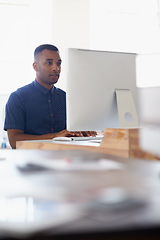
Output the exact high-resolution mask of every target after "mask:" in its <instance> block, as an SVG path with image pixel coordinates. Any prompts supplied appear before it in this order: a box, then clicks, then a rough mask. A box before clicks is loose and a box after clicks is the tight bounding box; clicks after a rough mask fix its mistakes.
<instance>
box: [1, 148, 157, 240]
mask: <svg viewBox="0 0 160 240" xmlns="http://www.w3.org/2000/svg"><path fill="white" fill-rule="evenodd" d="M0 154H3V157H5V158H6V160H1V162H0V197H2V196H3V197H4V196H12V195H13V196H30V197H32V196H38V197H44V198H46V197H47V198H50V199H51V200H52V201H55V200H56V201H57V202H58V201H61V202H63V203H65V201H67V202H70V203H72V204H73V206H74V204H77V207H79V206H80V207H82V208H80V209H81V211H80V215H79V216H78V217H76V218H75V219H74V218H73V219H72V220H71V219H70V220H69V221H68V222H67V221H66V222H65V223H63V224H58V226H55V225H53V227H52V226H50V227H49V229H48V230H45V231H42V232H41V231H37V232H34V233H32V234H28V233H23V234H21V235H20V236H19V235H17V233H14V234H13V233H12V234H11V232H8V231H5V232H4V231H3V229H2V222H0V223H1V224H0V229H1V230H0V239H4V238H5V239H32V240H34V239H38V240H40V239H45V240H47V239H48V240H49V239H74V240H76V239H82V238H83V239H94V240H95V239H96V240H101V239H112V240H114V239H116V240H118V239H127V240H128V239H130V240H132V239H141V240H142V239H145V240H146V239H153V238H154V239H159V237H160V214H159V212H160V178H159V175H160V162H158V161H148V160H142V159H141V160H138V159H125V158H118V157H112V156H110V155H107V154H104V153H99V152H95V151H89V150H69V149H68V150H54V151H41V150H3V151H2V152H1V151H0ZM66 157H67V159H69V160H70V161H73V162H76V161H83V162H84V164H86V163H91V162H92V161H96V162H97V164H98V161H99V160H100V159H101V160H102V159H103V160H106V161H107V162H108V161H114V162H116V163H117V164H120V166H123V167H117V168H112V167H111V168H108V169H107V168H105V167H104V170H99V169H98V166H99V165H97V169H91V170H89V169H86V170H76V171H54V170H53V169H52V170H51V169H45V170H44V169H43V170H37V171H30V172H23V171H19V170H17V168H15V163H16V162H17V161H24V160H27V159H37V160H44V161H45V160H47V159H48V160H52V161H53V162H54V161H55V160H57V159H59V160H61V159H64V158H66ZM104 166H105V165H104ZM4 183H5V184H4ZM117 188H121V189H122V188H123V189H125V190H126V191H127V192H128V193H129V194H130V196H131V197H132V198H133V199H134V200H138V202H137V203H138V204H136V205H131V206H130V207H126V208H125V205H123V204H122V208H121V207H120V208H119V207H118V208H117V209H116V211H115V210H114V208H112V207H111V208H107V205H105V204H104V205H103V204H102V205H103V206H102V205H101V204H97V202H95V200H96V199H98V196H99V193H101V191H102V192H103V190H105V191H106V190H107V191H108V190H109V189H117ZM111 196H112V197H113V196H114V194H113V195H111ZM0 199H1V198H0ZM62 199H63V201H62ZM113 202H114V200H113ZM112 206H114V205H112ZM126 206H127V205H126ZM46 210H47V209H46ZM1 216H2V211H1V213H0V217H1ZM0 221H1V219H0ZM44 222H45V221H44ZM33 223H34V221H33ZM26 225H27V223H26ZM156 234H158V235H156Z"/></svg>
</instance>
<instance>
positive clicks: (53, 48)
mask: <svg viewBox="0 0 160 240" xmlns="http://www.w3.org/2000/svg"><path fill="white" fill-rule="evenodd" d="M45 49H47V50H51V51H55V52H59V50H58V48H57V47H56V46H54V45H51V44H42V45H40V46H38V47H37V48H36V49H35V50H34V57H35V56H36V55H37V54H38V53H40V52H42V51H43V50H45Z"/></svg>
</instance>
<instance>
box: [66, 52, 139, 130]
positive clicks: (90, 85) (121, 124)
mask: <svg viewBox="0 0 160 240" xmlns="http://www.w3.org/2000/svg"><path fill="white" fill-rule="evenodd" d="M136 56H137V54H135V53H123V52H111V51H96V50H87V49H74V48H70V49H68V50H67V71H68V73H67V75H68V77H67V129H68V130H70V131H89V130H90V131H91V130H94V131H97V130H105V129H106V128H136V127H138V126H139V119H138V113H137V112H138V94H137V87H136Z"/></svg>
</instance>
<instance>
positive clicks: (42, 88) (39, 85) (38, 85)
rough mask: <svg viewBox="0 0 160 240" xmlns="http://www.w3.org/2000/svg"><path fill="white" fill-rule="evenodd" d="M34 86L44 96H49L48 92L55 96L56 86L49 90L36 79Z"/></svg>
mask: <svg viewBox="0 0 160 240" xmlns="http://www.w3.org/2000/svg"><path fill="white" fill-rule="evenodd" d="M34 86H35V87H36V88H37V89H38V90H39V91H41V92H42V93H44V94H47V93H48V92H51V93H52V94H53V91H54V86H53V87H52V88H51V89H50V90H48V89H47V88H45V87H43V86H42V85H41V84H39V83H38V82H37V80H36V79H35V80H34Z"/></svg>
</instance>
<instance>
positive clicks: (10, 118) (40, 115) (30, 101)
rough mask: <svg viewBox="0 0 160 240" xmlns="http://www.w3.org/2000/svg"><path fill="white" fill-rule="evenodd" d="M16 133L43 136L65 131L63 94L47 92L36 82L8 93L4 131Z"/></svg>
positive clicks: (54, 91) (56, 90) (61, 92)
mask: <svg viewBox="0 0 160 240" xmlns="http://www.w3.org/2000/svg"><path fill="white" fill-rule="evenodd" d="M7 129H19V130H23V131H24V133H25V134H32V135H42V134H48V133H56V132H60V131H62V130H64V129H66V93H65V92H64V91H63V90H61V89H59V88H56V87H55V86H54V87H53V88H52V89H51V90H48V89H46V88H44V87H43V86H41V85H40V84H39V83H38V82H37V81H36V80H35V81H33V82H32V83H30V84H28V85H26V86H24V87H21V88H19V89H17V90H16V91H15V92H13V93H11V95H10V97H9V99H8V102H7V104H6V117H5V124H4V130H7Z"/></svg>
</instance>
